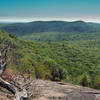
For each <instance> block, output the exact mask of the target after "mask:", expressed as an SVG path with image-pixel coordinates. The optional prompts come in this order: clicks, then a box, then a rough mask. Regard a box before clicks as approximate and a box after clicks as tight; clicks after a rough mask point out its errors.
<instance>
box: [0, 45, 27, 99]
mask: <svg viewBox="0 0 100 100" xmlns="http://www.w3.org/2000/svg"><path fill="white" fill-rule="evenodd" d="M7 51H8V47H5V48H4V49H3V50H1V51H0V86H1V87H3V88H5V89H7V90H8V91H10V92H11V93H12V94H14V95H15V97H14V100H28V93H27V90H26V89H25V88H23V87H20V86H16V84H15V85H14V84H11V83H9V82H6V81H5V80H3V79H2V74H3V72H4V71H5V69H6V66H7V63H8V62H7Z"/></svg>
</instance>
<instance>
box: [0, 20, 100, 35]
mask: <svg viewBox="0 0 100 100" xmlns="http://www.w3.org/2000/svg"><path fill="white" fill-rule="evenodd" d="M0 29H3V30H5V31H7V32H8V33H12V34H15V35H17V36H23V35H29V34H33V33H40V32H65V33H66V32H67V33H70V32H71V33H77V32H79V33H81V32H82V33H84V32H86V33H88V32H98V31H99V32H100V24H95V23H87V22H83V21H73V22H66V21H35V22H29V23H13V24H9V23H8V24H1V25H0Z"/></svg>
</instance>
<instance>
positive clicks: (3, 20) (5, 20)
mask: <svg viewBox="0 0 100 100" xmlns="http://www.w3.org/2000/svg"><path fill="white" fill-rule="evenodd" d="M35 21H66V22H73V21H84V22H93V23H100V19H96V20H94V19H90V20H89V19H83V18H0V23H27V22H35Z"/></svg>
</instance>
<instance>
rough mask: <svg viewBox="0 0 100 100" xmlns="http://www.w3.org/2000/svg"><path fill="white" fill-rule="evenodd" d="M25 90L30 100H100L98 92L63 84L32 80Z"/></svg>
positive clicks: (19, 79) (20, 79)
mask: <svg viewBox="0 0 100 100" xmlns="http://www.w3.org/2000/svg"><path fill="white" fill-rule="evenodd" d="M18 81H19V83H23V82H24V80H23V79H22V78H21V77H20V78H18ZM23 84H25V83H23ZM26 89H27V91H28V94H29V95H30V100H100V91H99V90H95V89H90V88H87V87H82V86H78V85H72V84H69V83H63V82H51V81H46V80H37V79H34V80H33V81H32V82H31V83H30V85H28V86H26ZM1 93H2V95H4V93H3V92H0V95H1ZM8 94H9V93H8ZM4 96H5V97H6V99H3V98H2V100H11V99H9V97H13V96H11V94H9V95H8V97H7V92H6V95H4ZM0 100H1V96H0Z"/></svg>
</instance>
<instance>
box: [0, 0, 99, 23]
mask: <svg viewBox="0 0 100 100" xmlns="http://www.w3.org/2000/svg"><path fill="white" fill-rule="evenodd" d="M14 20H15V21H31V20H85V21H94V22H100V0H0V21H14Z"/></svg>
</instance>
